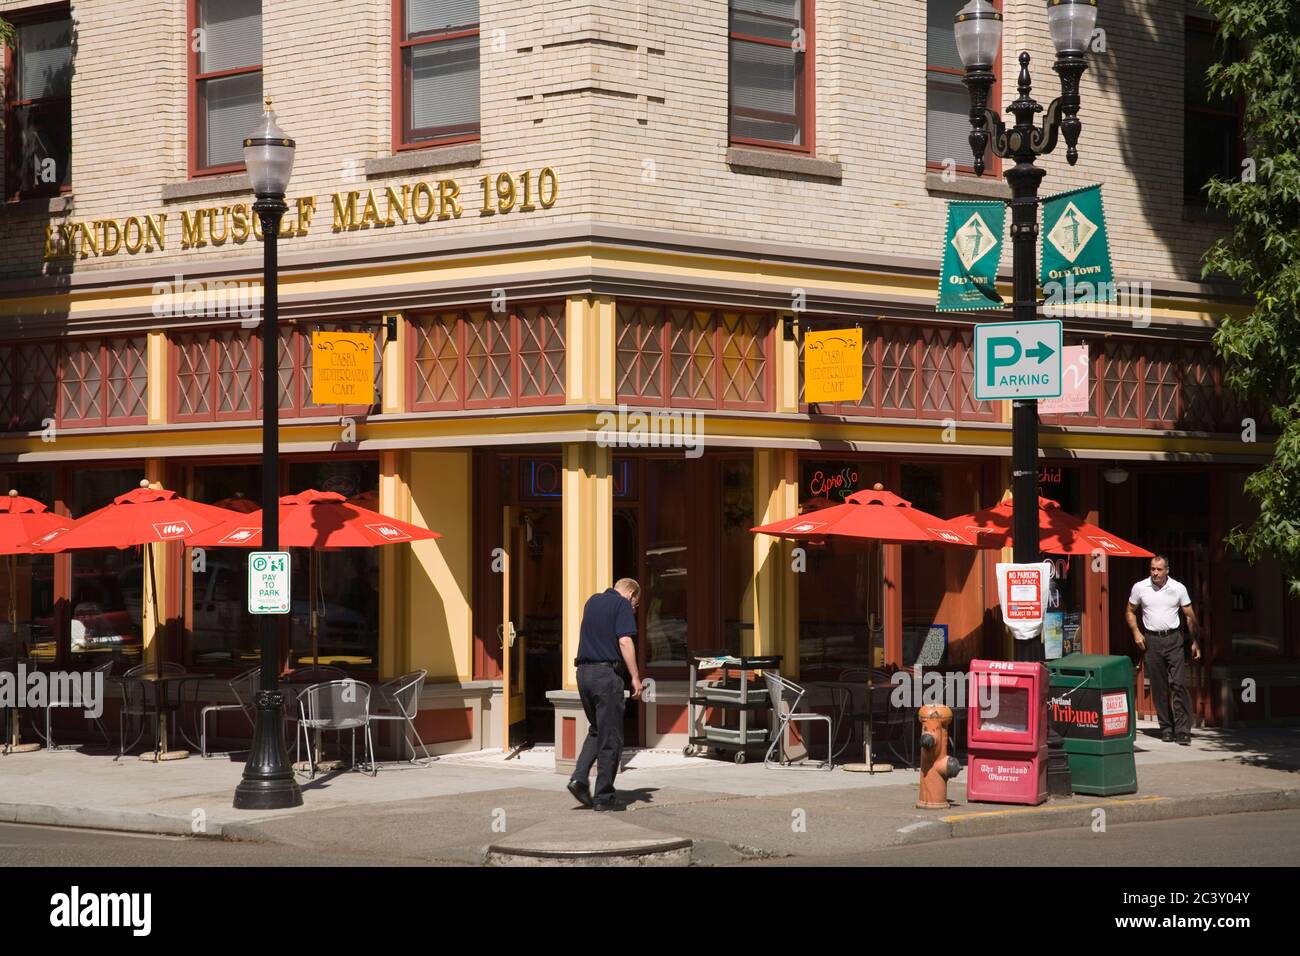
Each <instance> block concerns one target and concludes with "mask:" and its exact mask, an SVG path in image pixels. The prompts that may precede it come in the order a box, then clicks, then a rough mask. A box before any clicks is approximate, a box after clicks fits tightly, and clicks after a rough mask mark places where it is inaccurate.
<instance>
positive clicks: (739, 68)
mask: <svg viewBox="0 0 1300 956" xmlns="http://www.w3.org/2000/svg"><path fill="white" fill-rule="evenodd" d="M811 6H812V5H811V4H810V3H806V2H805V0H731V19H730V28H729V34H728V35H729V37H730V46H731V54H730V60H731V77H730V78H731V82H730V87H731V90H730V99H731V109H730V121H731V141H732V142H733V143H742V144H748V145H755V146H775V147H779V148H781V149H795V150H799V151H801V152H812V149H813V89H814V87H813V71H812V69H811V68H810V67H809V66H808V64H811V63H812V62H813V59H812V51H813V29H812V23H811V22H810V21H809V18H808V16H807V13H808V11H809V10H810V9H811Z"/></svg>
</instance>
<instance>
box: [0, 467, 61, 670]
mask: <svg viewBox="0 0 1300 956" xmlns="http://www.w3.org/2000/svg"><path fill="white" fill-rule="evenodd" d="M10 489H12V490H14V491H17V492H18V494H19V495H21V496H22V497H24V498H32V499H34V500H36V501H39V502H41V503H42V504H44V505H45V506H46V507H47V508H49V509H51V511H52V510H53V508H54V474H53V472H49V471H11V472H0V494H4V493H6V492H8V491H9V490H10ZM3 564H4V572H3V574H0V611H2V612H3V619H0V657H9V656H27V655H30V656H32V657H35V658H36V659H38V660H43V661H52V660H54V657H55V654H56V651H57V645H56V644H55V641H54V556H53V555H49V554H35V555H32V554H24V555H6V556H5V557H4V558H3ZM11 609H12V610H13V612H14V620H15V622H16V624H17V627H16V628H15V627H14V626H13V625H12V624H11V622H10V618H9V613H10V610H11Z"/></svg>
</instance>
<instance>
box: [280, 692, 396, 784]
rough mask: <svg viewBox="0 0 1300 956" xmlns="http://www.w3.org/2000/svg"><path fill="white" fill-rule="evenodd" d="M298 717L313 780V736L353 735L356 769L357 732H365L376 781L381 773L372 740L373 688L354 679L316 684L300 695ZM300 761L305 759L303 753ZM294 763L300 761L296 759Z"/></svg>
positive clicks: (314, 764) (366, 748)
mask: <svg viewBox="0 0 1300 956" xmlns="http://www.w3.org/2000/svg"><path fill="white" fill-rule="evenodd" d="M298 714H299V716H298V729H299V730H300V731H301V734H302V737H301V738H300V742H301V740H306V742H307V753H308V756H309V758H310V760H311V775H312V777H313V778H315V776H316V748H315V747H314V746H313V743H312V740H311V737H310V736H309V735H310V734H311V733H312V732H316V733H319V732H321V731H323V730H333V731H335V732H336V733H337V732H340V731H344V730H348V731H351V732H352V764H353V766H355V765H356V762H357V731H358V730H362V731H364V737H365V752H366V756H368V757H369V758H370V775H371V776H372V777H373V776H375V775H376V774H377V773H378V768H377V767H376V765H375V748H374V743H373V741H372V740H371V738H370V685H369V684H366V683H364V682H362V681H359V680H353V679H351V678H348V679H347V680H332V681H327V682H326V683H323V684H312V685H311V686H310V687H307V688H306V689H304V690H303V692H302V693H301V694H299V695H298ZM297 757H301V751H299V752H298V754H297ZM294 762H295V763H297V762H299V761H298V760H297V759H295V761H294Z"/></svg>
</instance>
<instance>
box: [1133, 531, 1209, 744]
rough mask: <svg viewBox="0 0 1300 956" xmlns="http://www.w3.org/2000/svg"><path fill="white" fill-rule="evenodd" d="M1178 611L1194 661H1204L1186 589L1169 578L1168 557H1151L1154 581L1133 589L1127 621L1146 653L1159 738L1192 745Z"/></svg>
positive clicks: (1194, 617)
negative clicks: (1188, 636)
mask: <svg viewBox="0 0 1300 956" xmlns="http://www.w3.org/2000/svg"><path fill="white" fill-rule="evenodd" d="M1180 609H1181V610H1182V612H1183V617H1185V618H1186V619H1187V629H1188V631H1189V632H1190V633H1191V635H1192V657H1193V658H1194V659H1196V660H1200V658H1201V645H1200V642H1199V640H1198V638H1199V631H1200V628H1199V627H1198V625H1197V623H1196V614H1195V613H1194V612H1193V611H1192V599H1191V598H1190V597H1189V596H1188V594H1187V588H1185V587H1183V586H1182V585H1181V584H1180V583H1179V582H1177V581H1175V580H1174V579H1173V578H1171V577H1170V576H1169V559H1168V558H1166V557H1165V556H1164V555H1162V554H1157V555H1156V556H1155V557H1154V558H1152V559H1151V577H1149V578H1143V579H1142V580H1141V581H1139V582H1138V583H1137V584H1135V585H1133V591H1132V593H1130V594H1129V598H1128V609H1127V610H1126V611H1125V614H1124V618H1125V620H1127V621H1128V626H1129V628H1130V629H1131V630H1132V631H1133V640H1134V641H1136V642H1137V646H1138V647H1140V648H1142V651H1143V653H1144V654H1145V657H1144V659H1145V661H1146V665H1147V678H1148V679H1149V680H1150V681H1151V697H1152V698H1153V699H1154V700H1155V704H1156V716H1157V717H1159V718H1160V738H1161V739H1162V740H1166V741H1169V740H1177V741H1178V743H1180V744H1184V745H1186V744H1190V743H1191V742H1192V695H1191V694H1190V693H1188V690H1187V666H1186V663H1185V662H1184V659H1183V632H1182V631H1181V630H1180V628H1179V622H1178V612H1179V610H1180ZM1139 611H1140V612H1141V613H1142V624H1141V627H1139V626H1138V617H1137V616H1138V612H1139ZM1171 705H1172V706H1171ZM1171 711H1172V712H1171Z"/></svg>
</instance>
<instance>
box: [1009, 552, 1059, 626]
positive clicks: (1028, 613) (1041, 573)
mask: <svg viewBox="0 0 1300 956" xmlns="http://www.w3.org/2000/svg"><path fill="white" fill-rule="evenodd" d="M997 574H998V602H999V603H1000V604H1001V606H1002V620H1003V621H1005V622H1006V625H1007V627H1009V628H1010V629H1011V633H1012V634H1014V635H1015V638H1016V640H1018V641H1028V640H1032V639H1033V638H1036V637H1038V636H1039V635H1040V634H1041V633H1042V631H1043V604H1044V602H1045V599H1046V595H1047V582H1048V580H1049V579H1050V578H1051V575H1052V566H1051V564H1050V563H1049V562H1047V561H1043V562H1041V563H1038V564H1011V563H999V564H998V566H997Z"/></svg>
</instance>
